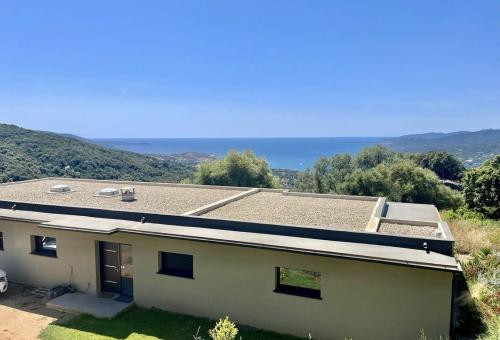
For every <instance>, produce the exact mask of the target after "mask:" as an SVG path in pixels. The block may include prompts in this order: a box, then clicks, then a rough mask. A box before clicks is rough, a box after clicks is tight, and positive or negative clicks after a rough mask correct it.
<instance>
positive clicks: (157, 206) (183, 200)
mask: <svg viewBox="0 0 500 340" xmlns="http://www.w3.org/2000/svg"><path fill="white" fill-rule="evenodd" d="M57 184H67V185H69V186H70V187H71V190H72V191H71V192H67V193H49V190H50V187H52V186H53V185H57ZM127 186H132V187H134V188H135V197H136V200H135V201H133V202H123V201H121V200H120V197H119V196H118V197H117V196H115V197H96V196H95V195H96V194H97V192H98V191H99V190H100V189H103V188H109V187H114V188H116V189H120V188H122V187H127ZM245 190H247V189H241V190H235V189H231V188H228V189H216V188H211V187H206V188H203V187H183V186H172V185H161V184H147V183H144V184H140V183H137V182H134V183H127V182H118V181H97V180H95V181H93V180H75V179H64V178H61V179H44V180H39V181H30V182H19V183H15V182H14V183H12V184H9V185H2V186H0V200H6V201H24V202H30V203H41V204H54V205H67V206H80V207H89V208H100V209H115V210H130V211H138V212H152V213H163V214H179V215H180V214H183V213H185V212H187V211H190V210H193V209H196V208H199V207H202V206H204V205H206V204H209V203H213V202H215V201H218V200H220V199H223V198H227V197H231V196H233V195H235V194H237V193H239V192H242V191H245Z"/></svg>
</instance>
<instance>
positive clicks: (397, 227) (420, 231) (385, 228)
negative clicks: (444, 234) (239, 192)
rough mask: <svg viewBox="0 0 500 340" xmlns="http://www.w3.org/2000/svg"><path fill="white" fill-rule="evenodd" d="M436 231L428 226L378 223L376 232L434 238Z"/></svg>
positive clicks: (435, 228)
mask: <svg viewBox="0 0 500 340" xmlns="http://www.w3.org/2000/svg"><path fill="white" fill-rule="evenodd" d="M437 230H438V228H437V227H434V226H430V225H414V224H403V223H401V224H400V223H387V222H382V223H380V227H379V228H378V232H380V233H386V234H396V235H411V236H424V237H436V231H437Z"/></svg>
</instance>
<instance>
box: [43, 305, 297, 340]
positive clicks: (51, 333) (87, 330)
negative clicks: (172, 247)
mask: <svg viewBox="0 0 500 340" xmlns="http://www.w3.org/2000/svg"><path fill="white" fill-rule="evenodd" d="M242 308H244V306H242ZM214 325H215V321H214V320H209V319H205V318H198V317H192V316H188V315H183V314H175V313H170V312H165V311H160V310H158V309H143V308H138V307H134V308H132V309H130V310H128V311H126V312H124V313H122V314H120V315H119V316H117V317H116V318H115V319H113V320H105V319H97V318H94V317H92V316H89V315H80V316H77V317H75V318H73V319H71V320H69V321H67V322H64V323H59V324H52V325H49V326H48V327H47V328H45V329H44V330H43V331H42V333H41V334H40V336H41V338H42V339H44V340H48V339H51V340H52V339H58V340H59V339H72V340H84V339H92V340H104V339H172V340H182V339H190V340H192V339H193V334H196V331H197V330H198V327H200V332H199V335H200V336H201V337H202V338H203V339H205V340H209V339H210V338H209V336H208V330H209V329H210V328H213V326H214ZM238 329H239V332H238V336H237V339H238V340H239V338H240V336H241V337H242V338H243V340H298V338H295V337H292V336H288V335H282V334H277V333H272V332H267V331H262V330H258V329H255V328H250V327H244V326H238Z"/></svg>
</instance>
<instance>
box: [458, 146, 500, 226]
mask: <svg viewBox="0 0 500 340" xmlns="http://www.w3.org/2000/svg"><path fill="white" fill-rule="evenodd" d="M463 185H464V190H463V192H464V197H465V203H466V204H467V206H468V207H469V209H472V210H474V211H477V212H480V213H482V214H483V215H485V216H487V217H491V218H494V219H498V218H500V155H497V156H496V157H495V158H494V159H492V160H489V161H487V162H486V163H484V164H483V165H482V166H480V167H478V168H475V169H471V170H469V171H467V172H466V173H465V176H464V179H463Z"/></svg>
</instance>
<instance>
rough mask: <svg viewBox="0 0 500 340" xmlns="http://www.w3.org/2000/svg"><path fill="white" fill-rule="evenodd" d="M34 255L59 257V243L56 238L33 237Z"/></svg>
mask: <svg viewBox="0 0 500 340" xmlns="http://www.w3.org/2000/svg"><path fill="white" fill-rule="evenodd" d="M31 238H32V241H31V243H32V254H37V255H43V256H51V257H57V243H56V239H55V238H54V237H46V236H31Z"/></svg>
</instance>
